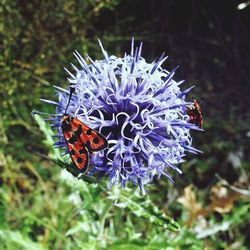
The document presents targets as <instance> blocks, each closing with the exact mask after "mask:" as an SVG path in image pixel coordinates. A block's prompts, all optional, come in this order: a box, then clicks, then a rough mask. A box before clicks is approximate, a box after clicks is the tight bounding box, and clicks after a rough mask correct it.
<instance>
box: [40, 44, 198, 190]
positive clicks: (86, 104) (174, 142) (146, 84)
mask: <svg viewBox="0 0 250 250" xmlns="http://www.w3.org/2000/svg"><path fill="white" fill-rule="evenodd" d="M99 44H100V47H101V49H102V53H103V55H104V59H103V60H96V61H94V60H92V59H91V58H90V57H87V59H88V60H89V64H87V62H86V61H85V60H84V59H83V58H82V57H81V55H80V54H79V53H78V52H75V53H74V55H75V56H76V58H77V60H78V61H79V63H80V68H77V67H76V66H75V65H73V64H72V66H73V68H74V70H75V71H76V73H75V75H74V74H72V73H71V72H69V71H68V70H67V69H66V70H67V71H68V73H69V75H70V78H69V79H68V80H69V83H70V86H72V87H74V88H75V94H74V95H73V96H72V99H71V101H70V103H69V106H68V110H67V113H68V114H69V115H72V116H75V117H77V118H78V119H80V120H81V121H82V122H83V123H85V124H86V125H88V126H89V127H90V128H94V129H96V130H97V131H99V132H100V133H101V134H102V135H104V136H105V137H106V138H107V140H108V144H109V146H108V148H107V149H105V150H103V151H100V152H97V153H96V154H95V155H92V156H91V162H90V166H91V168H90V169H91V171H90V172H89V173H87V174H90V175H92V174H93V173H96V172H99V173H100V172H101V173H103V174H104V175H108V176H109V179H110V184H111V185H112V184H116V183H121V184H122V185H123V186H124V185H125V184H126V183H127V181H131V182H132V183H134V184H135V185H139V187H140V188H141V189H142V190H143V186H144V184H146V183H147V182H149V181H151V180H152V179H153V177H154V176H155V175H157V176H158V177H160V176H161V175H164V176H166V177H168V178H169V179H170V180H171V181H173V180H172V178H171V177H170V175H169V172H170V171H169V170H170V169H172V170H175V171H177V172H178V173H181V170H180V169H179V168H177V167H176V164H178V163H180V162H182V161H183V157H184V156H185V153H186V151H189V152H192V153H197V152H199V150H196V149H194V148H193V147H192V146H191V144H192V137H191V135H190V129H198V128H197V127H196V126H195V125H194V124H191V123H190V122H189V117H188V115H187V114H186V106H187V105H188V104H190V103H189V102H186V101H185V95H186V94H187V93H188V92H189V91H190V90H191V89H192V88H193V87H191V88H188V89H186V90H184V91H181V90H180V87H179V86H180V85H181V84H182V83H183V81H181V82H176V81H174V80H173V76H174V74H175V70H176V69H174V70H172V71H170V72H169V71H167V70H165V69H163V68H162V67H161V65H162V63H163V62H164V61H165V60H166V58H167V57H164V54H163V55H162V56H161V57H160V58H159V59H158V60H156V61H154V62H152V63H147V62H146V61H145V59H144V58H142V57H141V51H142V44H141V45H140V46H139V47H138V48H135V49H134V41H133V40H132V44H131V52H130V54H125V55H124V56H123V57H121V58H119V57H116V56H113V55H112V56H109V55H108V54H107V52H106V51H105V50H104V48H103V46H102V44H101V42H100V41H99ZM55 88H56V89H57V94H58V101H57V102H54V101H49V100H43V101H45V102H48V103H50V104H55V105H56V115H55V116H54V118H53V119H52V123H53V126H54V127H56V128H57V130H58V135H57V136H58V139H59V140H58V142H57V143H56V144H55V146H56V147H63V148H64V149H65V152H66V153H68V150H67V146H66V143H65V141H64V138H63V134H62V130H61V121H60V120H61V117H62V116H63V114H64V112H65V108H66V106H67V103H68V99H69V90H65V89H62V88H60V87H56V86H55Z"/></svg>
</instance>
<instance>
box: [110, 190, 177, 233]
mask: <svg viewBox="0 0 250 250" xmlns="http://www.w3.org/2000/svg"><path fill="white" fill-rule="evenodd" d="M118 188H119V187H118ZM118 188H116V189H115V190H114V191H113V192H109V198H110V199H113V200H116V203H115V205H116V206H118V207H124V208H126V207H127V208H128V209H129V210H130V211H131V212H132V213H133V214H135V215H136V216H137V217H142V218H145V219H147V220H149V221H150V222H151V223H153V224H155V225H158V226H161V227H163V228H166V229H168V230H170V231H173V232H177V231H179V230H180V226H179V224H178V223H177V222H175V221H174V219H172V218H170V217H169V216H167V215H166V214H165V213H164V212H162V211H160V210H159V208H158V207H156V206H155V205H154V204H153V203H152V201H151V200H150V199H149V198H148V197H147V196H142V195H140V194H139V192H134V190H133V189H128V188H126V189H122V190H118Z"/></svg>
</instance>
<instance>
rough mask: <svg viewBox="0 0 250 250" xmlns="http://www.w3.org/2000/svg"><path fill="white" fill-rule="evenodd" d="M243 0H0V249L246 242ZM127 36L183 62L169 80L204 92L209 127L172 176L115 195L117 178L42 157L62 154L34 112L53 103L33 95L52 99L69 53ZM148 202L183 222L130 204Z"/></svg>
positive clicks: (247, 19)
mask: <svg viewBox="0 0 250 250" xmlns="http://www.w3.org/2000/svg"><path fill="white" fill-rule="evenodd" d="M243 2H244V1H243ZM239 3H241V1H236V0H235V1H233V0H221V1H211V0H204V1H198V0H176V1H174V0H158V1H154V0H127V1H122V0H103V1H101V0H77V1H73V0H57V1H38V0H32V1H27V0H19V1H18V0H17V1H10V0H2V1H1V3H0V50H1V53H0V69H1V71H0V98H1V99H0V109H1V112H0V249H10V250H12V249H130V250H132V249H157V250H158V249H243V250H244V249H249V248H250V213H249V200H250V189H249V188H250V187H249V180H250V172H249V169H250V168H249V162H250V156H249V155H250V154H249V149H250V128H249V124H250V111H249V106H248V105H249V104H250V102H249V96H250V71H249V68H250V57H249V56H248V54H249V51H250V30H249V23H250V6H246V8H244V9H241V10H240V9H239V8H238V4H239ZM132 36H134V37H135V39H136V41H143V42H144V49H143V53H142V55H143V57H144V58H146V60H147V61H153V60H154V59H155V58H156V57H158V56H159V55H160V54H161V53H162V52H163V51H165V52H166V54H167V55H168V56H169V59H168V60H167V62H166V63H165V64H164V67H166V68H167V69H173V68H174V67H175V66H176V65H180V66H181V67H180V68H179V69H178V71H177V73H176V80H182V79H185V80H186V87H188V86H191V85H192V84H195V85H196V88H195V89H194V91H193V93H192V95H193V96H195V97H196V98H197V99H200V98H204V100H205V101H204V103H203V112H204V120H205V121H204V123H205V124H204V129H205V132H196V133H194V134H193V135H194V145H195V146H196V147H197V148H199V149H201V150H202V151H203V152H204V153H203V154H201V155H198V156H193V155H188V157H187V161H186V162H185V163H183V164H182V166H181V168H182V170H183V172H184V174H183V175H181V176H178V175H176V176H174V179H175V181H176V183H175V184H174V185H173V184H171V183H169V182H168V180H167V179H164V178H161V180H160V181H158V180H155V181H154V183H153V184H152V185H149V186H148V188H147V198H141V197H140V196H139V195H138V196H136V195H134V191H133V190H132V191H131V190H127V191H126V192H127V193H125V194H120V195H121V197H123V199H122V198H117V197H114V193H117V192H118V193H119V192H120V191H119V187H117V189H116V190H115V191H113V192H114V193H112V192H108V191H107V190H104V189H103V188H102V187H101V186H100V185H98V184H90V183H87V182H83V181H81V180H76V179H74V178H73V177H72V176H71V175H70V174H67V173H66V171H62V170H61V169H60V168H59V167H58V166H56V165H55V164H54V163H52V162H50V161H48V160H46V159H44V158H42V157H40V156H38V155H37V153H41V154H45V155H48V154H50V155H56V154H58V152H57V151H55V150H53V148H52V146H51V141H50V140H51V134H50V130H49V128H48V127H46V125H44V124H42V123H41V121H40V127H38V125H37V123H36V122H35V121H34V119H32V117H31V115H30V113H31V111H32V110H34V109H35V110H40V111H43V112H54V110H53V109H52V107H49V105H44V104H42V103H41V102H40V101H39V98H46V99H53V98H55V97H54V95H55V92H54V91H53V88H52V85H54V84H55V85H58V86H61V87H66V86H67V80H66V78H67V73H66V72H65V71H64V69H63V67H67V68H70V63H71V62H73V63H76V59H75V58H74V56H73V53H72V52H73V51H74V50H78V51H79V52H80V53H81V54H83V55H86V53H88V54H89V55H91V57H92V58H96V59H100V58H101V57H102V56H101V52H100V49H99V47H98V43H97V39H98V38H100V39H101V40H102V42H103V44H104V47H105V48H106V50H107V51H108V52H109V54H115V55H117V56H119V55H123V53H124V52H125V51H129V47H130V41H131V37H132ZM189 98H190V99H191V96H190V97H189ZM122 195H123V196H122ZM127 197H128V198H129V200H127ZM117 199H118V200H119V202H120V205H119V204H118V205H119V206H117V205H114V203H115V202H114V201H115V200H117ZM149 201H150V202H149ZM132 202H135V203H132ZM149 203H150V204H154V205H153V206H154V207H155V208H156V207H158V209H159V211H161V213H162V214H165V213H166V214H167V215H169V216H170V217H172V218H174V219H175V221H177V222H178V223H179V224H180V226H181V230H180V231H179V232H171V231H169V230H167V229H166V228H165V227H160V226H158V225H155V224H153V223H151V222H150V219H145V218H142V217H143V216H139V214H137V213H135V212H134V211H133V209H134V206H133V204H134V205H135V204H137V205H139V206H140V205H141V206H142V208H147V209H149V208H150V207H149V205H148V204H149ZM149 210H150V209H149ZM149 210H147V211H149ZM150 213H151V212H150ZM152 214H153V212H152ZM152 214H151V215H152ZM152 216H153V215H152ZM144 217H147V216H144ZM149 217H150V215H149Z"/></svg>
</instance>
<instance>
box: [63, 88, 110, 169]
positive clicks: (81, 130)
mask: <svg viewBox="0 0 250 250" xmlns="http://www.w3.org/2000/svg"><path fill="white" fill-rule="evenodd" d="M74 91H75V89H74V88H72V87H71V88H70V95H69V100H68V104H67V107H66V109H65V113H64V115H63V117H62V120H61V128H62V132H63V136H64V139H65V142H66V144H67V147H68V150H69V153H70V157H71V160H72V161H73V163H74V165H75V167H77V168H78V169H79V170H80V171H81V172H82V173H85V172H87V171H88V168H89V155H90V154H91V153H93V152H95V151H100V150H102V149H105V148H106V147H107V145H108V143H107V140H106V139H105V137H104V136H103V135H101V134H100V133H98V132H97V131H96V130H94V129H92V128H89V127H88V126H87V125H86V124H84V123H83V122H81V121H80V120H79V119H77V118H76V117H73V116H70V115H68V114H67V109H68V106H69V103H70V99H71V97H72V94H73V92H74Z"/></svg>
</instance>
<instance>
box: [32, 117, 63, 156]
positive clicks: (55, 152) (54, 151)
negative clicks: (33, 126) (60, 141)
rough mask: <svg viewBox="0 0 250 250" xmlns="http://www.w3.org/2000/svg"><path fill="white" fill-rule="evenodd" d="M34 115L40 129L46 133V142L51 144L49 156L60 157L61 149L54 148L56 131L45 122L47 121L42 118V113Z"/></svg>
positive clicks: (48, 144)
mask: <svg viewBox="0 0 250 250" xmlns="http://www.w3.org/2000/svg"><path fill="white" fill-rule="evenodd" d="M33 117H34V119H35V121H36V122H37V124H38V126H39V128H40V130H41V131H42V132H43V134H44V135H45V141H44V144H45V145H47V146H49V149H50V152H49V156H51V157H52V158H59V157H60V151H59V149H58V148H54V147H53V146H52V145H53V144H54V142H55V141H54V139H53V136H54V135H55V133H54V132H53V130H52V129H51V128H50V126H49V125H48V124H47V123H45V121H44V120H43V119H42V118H41V116H40V115H38V114H35V115H34V116H33Z"/></svg>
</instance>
